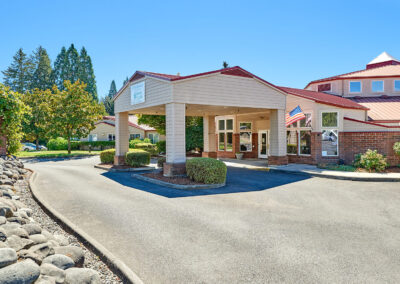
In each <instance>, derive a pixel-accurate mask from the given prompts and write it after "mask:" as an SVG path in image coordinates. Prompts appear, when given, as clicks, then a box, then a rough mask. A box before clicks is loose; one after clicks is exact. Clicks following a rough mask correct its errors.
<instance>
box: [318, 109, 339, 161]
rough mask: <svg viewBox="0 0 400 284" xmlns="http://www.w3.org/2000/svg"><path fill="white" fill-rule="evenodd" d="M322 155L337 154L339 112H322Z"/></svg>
mask: <svg viewBox="0 0 400 284" xmlns="http://www.w3.org/2000/svg"><path fill="white" fill-rule="evenodd" d="M321 124H322V136H321V139H322V142H321V144H322V145H321V150H322V156H337V155H338V149H339V135H338V133H339V132H338V129H337V127H338V125H339V123H338V113H337V112H323V113H322V121H321Z"/></svg>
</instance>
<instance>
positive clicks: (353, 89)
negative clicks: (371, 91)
mask: <svg viewBox="0 0 400 284" xmlns="http://www.w3.org/2000/svg"><path fill="white" fill-rule="evenodd" d="M349 89H350V93H361V82H360V81H353V82H350V83H349Z"/></svg>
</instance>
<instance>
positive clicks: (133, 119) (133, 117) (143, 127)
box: [98, 115, 156, 131]
mask: <svg viewBox="0 0 400 284" xmlns="http://www.w3.org/2000/svg"><path fill="white" fill-rule="evenodd" d="M105 120H111V121H113V122H114V123H115V116H111V115H107V116H103V120H102V121H99V122H98V123H106V124H108V125H113V126H115V124H111V123H108V122H107V121H105ZM137 121H138V118H137V116H136V115H130V116H129V126H132V127H135V128H137V129H140V130H144V131H154V130H156V129H155V128H153V127H150V126H148V125H145V124H138V123H137Z"/></svg>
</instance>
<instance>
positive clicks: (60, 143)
mask: <svg viewBox="0 0 400 284" xmlns="http://www.w3.org/2000/svg"><path fill="white" fill-rule="evenodd" d="M71 146H72V145H71ZM47 149H49V150H67V149H68V141H67V139H64V138H62V137H58V138H56V139H50V140H49V142H47Z"/></svg>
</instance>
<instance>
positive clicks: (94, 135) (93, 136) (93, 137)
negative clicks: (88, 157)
mask: <svg viewBox="0 0 400 284" xmlns="http://www.w3.org/2000/svg"><path fill="white" fill-rule="evenodd" d="M92 141H97V134H89V142H92Z"/></svg>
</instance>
